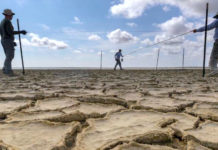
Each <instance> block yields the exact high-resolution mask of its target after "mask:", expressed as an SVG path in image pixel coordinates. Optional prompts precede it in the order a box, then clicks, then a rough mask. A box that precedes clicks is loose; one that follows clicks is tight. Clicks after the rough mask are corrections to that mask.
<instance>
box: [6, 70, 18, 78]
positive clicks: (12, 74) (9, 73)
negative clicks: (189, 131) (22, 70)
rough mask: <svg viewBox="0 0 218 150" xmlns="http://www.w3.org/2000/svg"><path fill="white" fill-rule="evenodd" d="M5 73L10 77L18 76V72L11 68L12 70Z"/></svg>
mask: <svg viewBox="0 0 218 150" xmlns="http://www.w3.org/2000/svg"><path fill="white" fill-rule="evenodd" d="M3 73H4V74H5V75H7V76H9V77H14V76H16V74H15V73H14V72H13V71H12V70H11V71H4V72H3Z"/></svg>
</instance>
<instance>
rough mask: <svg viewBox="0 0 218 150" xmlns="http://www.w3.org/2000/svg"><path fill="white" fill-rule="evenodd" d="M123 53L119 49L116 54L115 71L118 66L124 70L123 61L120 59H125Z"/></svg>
mask: <svg viewBox="0 0 218 150" xmlns="http://www.w3.org/2000/svg"><path fill="white" fill-rule="evenodd" d="M121 52H122V50H121V49H119V51H118V52H117V53H116V54H115V60H116V65H115V67H114V70H116V68H117V65H119V67H120V70H123V68H122V65H121V61H120V57H123V55H122V53H121ZM121 60H122V59H121Z"/></svg>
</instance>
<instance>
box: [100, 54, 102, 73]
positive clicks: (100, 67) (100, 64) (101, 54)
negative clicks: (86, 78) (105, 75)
mask: <svg viewBox="0 0 218 150" xmlns="http://www.w3.org/2000/svg"><path fill="white" fill-rule="evenodd" d="M100 70H102V50H101V59H100Z"/></svg>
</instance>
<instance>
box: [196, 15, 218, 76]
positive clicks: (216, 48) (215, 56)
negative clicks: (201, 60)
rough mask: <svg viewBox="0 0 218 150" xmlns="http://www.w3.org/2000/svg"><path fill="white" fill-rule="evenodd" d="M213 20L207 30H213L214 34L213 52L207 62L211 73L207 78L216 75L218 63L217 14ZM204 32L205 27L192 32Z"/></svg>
mask: <svg viewBox="0 0 218 150" xmlns="http://www.w3.org/2000/svg"><path fill="white" fill-rule="evenodd" d="M213 18H215V20H214V21H213V22H212V23H211V24H209V25H208V27H207V29H208V30H212V29H215V34H214V41H215V42H214V45H213V50H212V52H211V55H210V61H209V67H210V69H211V73H210V74H209V76H213V75H215V74H217V73H218V69H217V63H218V12H217V13H216V15H215V16H214V17H213ZM203 31H205V27H201V28H199V29H194V30H193V32H194V33H196V32H203Z"/></svg>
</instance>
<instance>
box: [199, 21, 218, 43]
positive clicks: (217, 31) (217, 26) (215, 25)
mask: <svg viewBox="0 0 218 150" xmlns="http://www.w3.org/2000/svg"><path fill="white" fill-rule="evenodd" d="M214 28H215V34H214V36H213V38H214V40H217V39H218V19H216V20H215V21H214V22H212V23H211V24H209V25H208V26H207V30H212V29H214ZM203 31H205V27H201V28H199V29H197V32H203Z"/></svg>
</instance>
